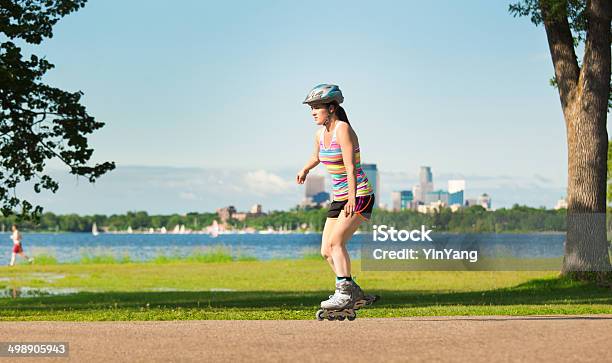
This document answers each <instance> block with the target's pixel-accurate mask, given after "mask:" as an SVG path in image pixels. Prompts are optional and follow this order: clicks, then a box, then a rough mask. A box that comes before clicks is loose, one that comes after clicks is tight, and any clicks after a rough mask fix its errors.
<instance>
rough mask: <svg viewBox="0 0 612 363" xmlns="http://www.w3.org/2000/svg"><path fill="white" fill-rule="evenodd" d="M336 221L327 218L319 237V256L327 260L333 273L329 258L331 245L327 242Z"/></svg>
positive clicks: (331, 260)
mask: <svg viewBox="0 0 612 363" xmlns="http://www.w3.org/2000/svg"><path fill="white" fill-rule="evenodd" d="M337 220H338V219H337V218H327V220H325V227H323V236H322V237H321V256H323V258H324V259H325V260H327V262H328V263H329V265H330V266H331V269H332V271H333V272H334V273H336V269H335V268H334V260H333V259H332V256H331V244H330V243H329V240H330V238H331V234H332V232H333V231H334V226H335V225H336V221H337ZM336 276H338V275H336Z"/></svg>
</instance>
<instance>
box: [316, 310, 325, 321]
mask: <svg viewBox="0 0 612 363" xmlns="http://www.w3.org/2000/svg"><path fill="white" fill-rule="evenodd" d="M323 314H324V311H323V310H319V311H317V314H316V317H317V320H318V321H322V320H323V319H324V318H323Z"/></svg>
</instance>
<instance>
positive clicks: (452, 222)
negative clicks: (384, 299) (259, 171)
mask: <svg viewBox="0 0 612 363" xmlns="http://www.w3.org/2000/svg"><path fill="white" fill-rule="evenodd" d="M610 211H612V209H610V210H609V211H608V212H609V213H610ZM326 214H327V209H309V210H303V209H293V210H290V211H275V212H271V213H269V214H268V215H265V216H260V217H253V218H247V219H246V220H245V221H238V220H230V221H229V224H230V225H231V226H232V227H234V228H237V229H243V228H247V227H250V228H254V229H256V230H265V229H268V228H273V229H275V230H279V229H285V230H292V231H296V230H297V231H304V230H310V231H322V230H323V226H324V225H325V218H326ZM565 216H566V210H565V209H560V210H551V209H544V208H531V207H525V206H519V205H514V206H513V207H512V208H509V209H506V208H501V209H497V210H495V211H487V210H485V209H484V208H482V207H480V206H473V207H470V208H463V209H460V210H459V211H457V212H451V210H450V209H448V208H446V209H442V210H440V211H439V212H438V213H434V214H422V213H418V212H416V211H412V210H404V211H401V212H389V211H384V210H380V209H376V210H374V214H373V217H372V220H371V222H369V223H363V224H362V225H361V229H362V230H369V229H371V225H372V224H379V225H380V224H386V225H388V226H394V227H396V228H397V229H412V228H419V227H420V226H421V225H425V226H435V228H436V230H438V231H448V232H464V233H467V232H513V233H520V232H539V231H559V232H563V231H565V229H566V219H565ZM213 220H217V221H219V217H218V215H217V214H216V213H187V214H186V215H179V214H172V215H148V214H147V212H142V211H141V212H128V213H127V214H122V215H116V214H113V215H111V216H105V215H98V214H96V215H92V216H79V215H77V214H65V215H55V214H53V213H50V212H47V213H44V214H43V215H42V217H41V219H40V223H38V224H35V223H33V222H19V223H18V225H19V227H20V228H21V229H22V230H25V231H28V230H29V231H38V232H90V231H91V229H92V224H93V223H94V222H95V223H96V224H97V226H98V229H99V230H100V231H103V230H104V229H107V230H109V231H125V230H126V229H127V228H128V227H131V228H132V230H134V231H145V230H148V229H149V228H154V229H156V230H158V229H160V228H161V227H165V228H166V229H167V230H168V232H170V231H172V230H173V229H174V228H175V227H176V226H177V225H178V226H180V225H184V226H185V229H191V230H202V229H203V228H206V227H207V226H210V225H211V224H212V222H213ZM13 222H15V217H14V216H11V217H0V225H2V226H4V229H5V230H6V231H8V230H10V226H11V224H12V223H13ZM609 223H610V221H609Z"/></svg>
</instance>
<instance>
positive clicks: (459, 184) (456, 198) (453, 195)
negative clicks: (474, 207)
mask: <svg viewBox="0 0 612 363" xmlns="http://www.w3.org/2000/svg"><path fill="white" fill-rule="evenodd" d="M448 193H449V196H448V205H453V204H459V205H463V196H464V195H465V180H463V179H461V180H449V181H448Z"/></svg>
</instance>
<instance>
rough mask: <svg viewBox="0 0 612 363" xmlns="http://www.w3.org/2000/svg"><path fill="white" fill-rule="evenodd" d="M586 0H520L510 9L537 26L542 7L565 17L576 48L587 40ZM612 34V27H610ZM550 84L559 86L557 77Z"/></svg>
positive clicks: (611, 98)
mask: <svg viewBox="0 0 612 363" xmlns="http://www.w3.org/2000/svg"><path fill="white" fill-rule="evenodd" d="M586 5H587V2H586V0H520V1H518V2H516V3H514V4H510V5H509V7H508V11H509V12H510V14H512V15H514V17H522V16H529V17H530V19H531V22H532V23H533V24H535V25H536V26H538V25H540V24H542V22H543V21H544V17H543V14H542V9H543V8H544V9H547V14H548V15H549V16H550V17H551V18H565V19H567V22H568V24H569V28H570V31H571V32H572V37H573V39H574V48H578V46H579V45H580V44H582V43H583V42H584V41H585V40H586V35H587V11H586ZM610 34H611V36H612V27H611V29H610ZM550 84H551V86H553V87H555V88H556V87H557V80H556V78H555V77H552V78H551V79H550ZM610 109H612V80H610V93H609V95H608V111H610Z"/></svg>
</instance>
